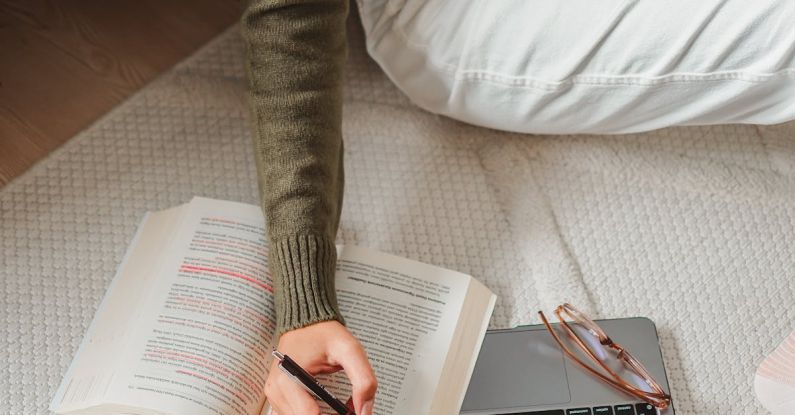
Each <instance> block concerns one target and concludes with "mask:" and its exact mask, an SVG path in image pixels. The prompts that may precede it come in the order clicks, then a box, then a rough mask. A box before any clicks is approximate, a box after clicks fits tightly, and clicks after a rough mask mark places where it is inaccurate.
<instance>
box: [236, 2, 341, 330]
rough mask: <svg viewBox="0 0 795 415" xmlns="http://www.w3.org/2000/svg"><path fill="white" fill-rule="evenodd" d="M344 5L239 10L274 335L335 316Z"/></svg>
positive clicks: (277, 5) (278, 5)
mask: <svg viewBox="0 0 795 415" xmlns="http://www.w3.org/2000/svg"><path fill="white" fill-rule="evenodd" d="M347 14H348V0H254V1H251V2H250V3H249V4H248V5H247V6H246V9H245V11H244V13H243V17H242V22H241V23H242V31H243V37H244V39H245V42H246V46H247V62H246V65H247V72H248V79H249V90H250V104H251V110H252V116H253V119H254V123H255V134H254V148H255V152H256V161H257V169H258V171H259V184H260V195H261V200H262V208H263V212H264V214H265V217H266V220H267V223H268V238H269V243H270V254H269V261H268V262H269V266H270V270H271V274H272V276H273V279H274V285H275V290H274V291H275V303H276V318H277V322H276V326H277V327H276V331H277V335H280V334H281V333H282V332H284V331H287V330H291V329H295V328H299V327H303V326H306V325H309V324H312V323H315V322H319V321H324V320H338V321H342V318H341V316H340V313H339V310H338V308H337V299H336V295H335V291H334V269H335V266H336V260H337V251H336V248H335V245H334V238H335V235H336V233H337V226H338V224H339V217H340V209H341V206H342V193H343V163H342V154H343V150H342V131H341V130H342V125H341V124H342V74H343V68H344V63H345V62H344V61H345V54H346V33H345V20H346V17H347Z"/></svg>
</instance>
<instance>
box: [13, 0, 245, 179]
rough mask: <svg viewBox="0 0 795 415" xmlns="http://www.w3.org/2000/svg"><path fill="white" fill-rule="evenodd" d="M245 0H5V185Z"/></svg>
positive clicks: (198, 41) (228, 18) (217, 27)
mask: <svg viewBox="0 0 795 415" xmlns="http://www.w3.org/2000/svg"><path fill="white" fill-rule="evenodd" d="M240 9H241V6H240V3H239V1H238V0H50V1H46V0H0V186H3V185H5V184H6V183H8V182H9V181H10V180H11V179H13V178H14V177H16V176H18V175H20V174H21V173H22V172H24V171H25V170H27V169H28V168H29V167H30V166H31V165H32V164H34V163H35V162H36V161H38V160H40V159H41V158H42V157H44V156H46V155H47V154H48V153H49V152H51V151H52V150H54V149H55V148H57V147H58V146H60V145H61V144H63V143H64V142H65V141H66V140H68V139H69V138H71V137H72V136H74V135H75V134H76V133H77V132H79V131H81V130H82V129H84V128H85V127H87V126H88V125H89V124H91V122H93V121H94V120H96V119H97V118H99V117H100V116H102V115H103V114H104V113H106V112H107V111H108V110H110V109H111V108H113V107H114V106H116V105H117V104H118V103H119V102H121V101H122V100H124V99H125V98H126V97H127V96H129V95H130V94H132V93H133V92H135V91H136V90H138V89H140V88H141V87H142V86H143V85H144V84H146V83H147V82H149V81H150V80H152V79H153V78H154V77H155V76H157V75H158V74H159V73H161V72H163V71H164V70H166V69H168V68H169V67H171V66H172V65H174V64H175V63H177V62H179V61H180V60H182V59H183V58H185V57H186V56H188V55H190V54H191V53H192V52H193V51H195V50H196V49H197V48H199V47H200V46H202V45H203V44H204V43H206V42H207V41H208V40H210V39H212V38H213V37H214V36H215V35H217V34H218V33H220V32H221V31H223V30H224V29H226V28H227V27H229V26H230V25H231V24H233V23H234V22H235V21H236V20H237V19H238V18H239V15H240Z"/></svg>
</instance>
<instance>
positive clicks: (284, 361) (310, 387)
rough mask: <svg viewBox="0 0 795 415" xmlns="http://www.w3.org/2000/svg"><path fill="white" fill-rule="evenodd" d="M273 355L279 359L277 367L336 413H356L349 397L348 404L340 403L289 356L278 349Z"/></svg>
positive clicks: (342, 414) (348, 414)
mask: <svg viewBox="0 0 795 415" xmlns="http://www.w3.org/2000/svg"><path fill="white" fill-rule="evenodd" d="M273 357H275V358H276V359H277V360H278V361H279V368H280V369H281V370H282V371H283V372H284V373H286V374H287V376H289V377H291V378H292V379H293V380H294V381H296V382H298V383H299V384H300V385H301V386H303V387H304V388H305V389H306V390H307V391H309V393H311V394H312V395H314V396H315V397H316V398H318V399H320V400H321V401H323V402H325V403H326V404H328V406H330V407H331V409H333V410H335V411H337V413H338V414H340V415H356V414H355V413H354V412H353V409H352V407H353V406H352V404H351V400H350V399H349V400H348V404H349V405H350V406H349V405H346V404H344V403H342V401H340V400H339V399H337V397H336V396H334V395H332V394H331V392H329V391H327V390H326V388H324V387H323V385H321V384H320V382H318V381H317V379H315V378H314V377H313V376H312V375H310V374H309V372H307V371H306V370H304V369H303V368H302V367H301V366H298V363H295V361H294V360H293V359H290V357H289V356H287V355H286V354H282V353H281V352H279V351H278V350H274V351H273Z"/></svg>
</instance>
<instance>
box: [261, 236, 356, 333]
mask: <svg viewBox="0 0 795 415" xmlns="http://www.w3.org/2000/svg"><path fill="white" fill-rule="evenodd" d="M270 263H271V264H272V265H275V268H276V269H275V270H274V275H273V278H274V284H275V294H274V296H275V303H276V337H278V336H280V335H281V334H282V333H283V332H285V331H288V330H293V329H297V328H300V327H304V326H308V325H310V324H312V323H317V322H319V321H326V320H337V321H339V322H341V323H344V321H343V320H342V315H340V312H339V309H338V308H337V294H336V292H335V291H334V271H335V267H336V263H337V248H336V247H335V245H334V241H332V240H330V239H329V238H327V237H325V236H321V235H292V236H289V237H286V238H283V239H279V240H276V241H273V244H272V245H271V257H270Z"/></svg>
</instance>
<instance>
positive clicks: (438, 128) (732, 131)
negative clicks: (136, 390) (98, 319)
mask: <svg viewBox="0 0 795 415" xmlns="http://www.w3.org/2000/svg"><path fill="white" fill-rule="evenodd" d="M244 79H245V76H244V72H243V45H242V42H241V39H240V37H239V33H238V29H237V28H231V29H230V30H229V31H227V32H226V33H225V34H223V35H221V36H219V37H218V38H217V39H216V40H214V41H213V42H212V43H211V44H209V45H208V46H206V47H205V48H203V49H202V50H201V51H199V52H198V53H196V54H195V55H194V56H193V57H191V58H190V59H188V60H187V61H185V62H183V63H182V64H180V65H178V66H177V67H175V68H174V69H172V70H171V71H169V72H168V73H166V74H164V75H163V76H161V77H160V78H159V79H158V80H156V81H155V82H153V83H152V84H150V85H148V86H147V87H146V88H144V89H143V90H142V91H140V92H139V93H138V94H136V95H135V96H133V97H132V98H130V99H129V100H127V101H126V102H124V103H123V104H121V105H120V106H119V107H117V108H116V109H114V110H113V111H112V112H111V113H109V114H107V115H106V116H105V117H103V118H102V119H101V120H99V121H98V122H96V123H95V124H94V125H92V126H91V127H90V128H88V129H87V130H85V131H84V132H82V133H81V134H79V135H78V136H77V137H75V138H74V139H72V140H71V141H70V142H69V143H67V144H66V145H65V146H63V147H62V148H61V149H59V150H58V151H56V152H55V153H53V154H52V155H51V156H50V157H48V158H47V159H45V160H43V161H42V162H40V163H39V164H37V165H36V166H35V167H34V168H33V169H31V170H30V171H29V172H27V173H26V174H24V175H23V176H21V177H19V178H18V179H16V180H15V181H14V182H12V183H11V184H9V185H8V186H6V187H5V188H2V189H0V244H2V250H0V408H2V409H0V412H2V413H8V414H29V413H47V409H46V407H47V405H48V403H49V401H50V399H51V396H52V395H53V393H54V391H55V388H56V387H57V385H58V383H59V381H60V379H61V377H62V375H63V373H64V371H65V370H66V367H67V365H68V364H69V362H70V361H71V358H72V356H73V353H74V351H75V350H76V348H77V346H78V344H79V342H80V340H81V338H82V336H83V333H84V331H85V330H86V328H87V327H88V324H89V323H90V321H91V318H92V316H93V314H94V310H95V309H96V307H97V306H98V304H99V301H100V299H101V297H102V295H103V294H104V291H105V289H106V287H107V285H108V283H109V280H110V278H111V277H112V276H113V274H114V271H115V269H116V267H117V266H118V264H119V262H120V260H121V258H122V255H123V254H124V251H125V249H126V247H127V244H128V243H129V241H130V239H131V237H132V235H133V233H134V231H135V229H136V226H137V225H138V223H139V221H140V219H141V218H142V216H143V214H144V212H145V211H147V210H158V209H163V208H167V207H170V206H174V205H177V204H180V203H184V202H186V201H188V200H189V199H190V198H191V197H192V196H193V195H202V196H207V197H213V198H221V199H229V200H237V201H243V202H249V203H257V201H258V196H257V184H256V173H255V166H254V161H253V159H252V155H251V151H250V149H251V142H250V140H251V139H250V130H249V125H248V122H249V121H248V110H247V107H246V95H245V80H244ZM345 99H346V101H345V102H346V107H345V116H344V118H345V120H344V129H345V139H346V150H345V151H346V152H345V157H346V160H345V162H346V169H347V170H346V176H347V184H346V189H345V204H344V209H343V215H342V216H343V217H342V223H341V230H340V234H339V242H345V243H356V244H361V245H366V246H370V247H373V248H375V249H379V250H383V251H387V252H391V253H394V254H397V255H402V256H406V257H410V258H414V259H417V260H420V261H425V262H429V263H434V264H438V265H440V266H444V267H448V268H452V269H456V270H460V271H462V272H466V273H470V274H472V275H474V276H476V277H477V278H479V279H480V280H481V281H483V282H484V283H486V284H487V285H488V286H489V287H490V288H491V289H492V290H493V291H494V292H495V293H497V294H498V295H499V303H498V305H497V308H496V310H495V314H494V317H493V320H492V324H491V326H492V327H508V326H512V325H516V324H520V323H531V322H535V321H536V319H535V311H536V310H538V309H544V310H548V311H551V309H552V308H553V307H554V305H556V304H558V303H559V302H561V301H564V300H569V301H572V302H573V303H575V304H577V305H580V306H581V307H582V308H586V309H588V310H590V311H592V312H593V313H594V314H596V315H597V316H600V317H622V316H637V315H642V316H648V317H650V318H651V319H653V320H654V321H655V322H656V324H657V327H658V330H659V332H660V335H661V342H662V347H663V354H664V358H665V361H666V365H667V368H668V374H669V381H670V383H671V386H672V389H673V395H674V401H675V406H676V408H677V413H679V414H718V413H742V414H757V413H764V411H763V410H762V409H761V407H760V406H759V405H758V404H757V403H756V401H755V399H754V397H753V392H752V384H753V383H752V382H753V374H754V369H755V367H756V365H757V364H758V363H759V362H760V361H761V360H762V358H763V356H764V355H765V354H766V353H768V352H770V351H771V350H772V349H773V348H774V347H775V345H776V344H778V343H779V342H780V340H781V339H783V338H784V337H785V336H786V335H787V334H788V333H789V332H790V331H791V330H792V329H793V324H794V322H795V300H794V299H795V282H793V281H795V266H793V265H794V264H793V259H794V258H795V124H788V125H781V126H774V127H754V126H715V127H703V128H671V129H665V130H660V131H655V132H651V133H647V134H635V135H626V136H588V137H584V136H563V137H551V136H521V135H516V134H508V133H502V132H497V131H492V130H486V129H482V128H476V127H472V126H468V125H464V124H461V123H458V122H455V121H452V120H449V119H446V118H443V117H438V116H434V115H431V114H428V113H426V112H423V111H421V110H419V109H417V108H416V107H414V106H413V105H412V104H411V103H410V102H409V101H408V100H407V99H406V98H405V97H404V96H403V95H402V94H401V93H400V91H398V90H397V89H396V88H394V87H393V86H392V85H391V84H390V83H389V81H388V80H387V79H386V77H385V76H384V75H383V73H382V72H381V71H380V70H379V68H378V67H377V66H376V65H375V64H374V63H373V62H372V61H371V60H369V58H368V57H367V55H366V52H365V51H364V47H363V41H362V34H361V31H360V29H359V28H358V27H357V26H356V25H355V24H354V25H352V26H351V51H350V55H349V67H348V73H347V89H346V98H345Z"/></svg>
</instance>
